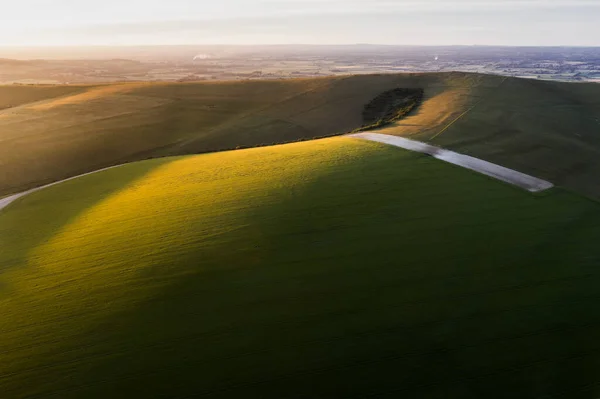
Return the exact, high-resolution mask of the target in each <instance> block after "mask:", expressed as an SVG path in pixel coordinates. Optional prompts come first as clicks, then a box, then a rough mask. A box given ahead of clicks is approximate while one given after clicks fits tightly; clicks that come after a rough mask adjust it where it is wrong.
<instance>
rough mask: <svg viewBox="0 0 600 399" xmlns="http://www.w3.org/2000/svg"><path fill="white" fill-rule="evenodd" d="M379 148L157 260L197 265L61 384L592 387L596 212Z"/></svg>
mask: <svg viewBox="0 0 600 399" xmlns="http://www.w3.org/2000/svg"><path fill="white" fill-rule="evenodd" d="M367 146H368V147H370V148H371V149H374V148H377V149H379V148H380V147H377V145H374V144H367ZM400 154H402V155H400ZM367 155H368V156H365V157H364V158H352V159H348V160H345V161H341V162H337V163H334V164H330V165H328V167H327V168H323V169H320V170H318V171H317V170H313V171H312V173H310V174H308V175H306V176H304V179H301V180H299V181H297V182H292V181H282V182H281V185H278V186H277V187H278V189H277V190H275V191H273V193H272V195H271V196H270V197H269V201H268V202H267V203H264V204H259V205H257V204H252V205H248V206H247V207H246V208H245V209H244V211H243V212H241V213H240V214H238V215H237V216H236V218H237V221H238V222H237V223H236V225H235V226H231V227H232V229H231V230H228V231H229V233H228V236H227V237H228V238H227V239H226V240H224V241H223V242H222V243H221V244H219V245H215V246H213V247H212V248H210V249H209V250H205V251H202V252H195V251H194V249H193V248H190V250H189V253H188V255H187V257H185V258H180V259H178V260H177V261H176V262H175V263H174V264H165V265H157V266H160V267H162V268H168V267H174V268H176V269H177V268H179V269H180V271H182V272H183V271H185V273H183V274H182V275H181V277H178V278H176V279H174V280H173V281H172V283H171V284H167V285H164V286H162V288H161V289H160V291H159V292H157V293H156V295H154V296H153V297H152V298H149V299H148V300H147V301H145V302H144V303H142V304H140V305H139V306H138V307H136V308H134V309H130V310H129V311H126V312H123V313H119V314H114V317H111V318H109V319H107V320H104V321H102V322H101V323H99V324H98V325H97V326H95V327H91V326H90V327H91V328H90V329H88V330H87V331H85V332H84V333H83V334H82V336H81V340H78V341H77V345H81V346H83V347H84V348H85V347H87V346H88V345H94V344H97V342H96V343H95V342H94V341H93V340H90V339H89V338H86V337H102V340H103V342H106V341H107V340H108V341H109V342H110V340H111V339H113V340H115V341H114V346H113V347H112V350H111V353H110V356H107V354H106V353H95V354H94V353H93V351H92V354H88V356H89V357H86V358H83V359H81V364H83V366H82V367H81V366H80V367H78V366H77V365H75V366H72V368H71V369H69V371H68V377H69V378H68V380H66V381H65V383H66V384H65V385H64V389H63V390H61V391H57V392H55V394H56V395H59V396H61V397H82V396H85V397H106V395H107V394H108V393H110V392H113V393H114V392H119V395H120V396H122V397H131V396H138V397H146V398H159V397H179V396H182V397H188V396H189V397H197V396H200V395H202V397H205V396H206V397H210V398H214V397H222V398H227V397H246V398H258V397H261V398H270V397H273V398H275V397H278V398H279V397H349V396H351V395H355V396H367V395H375V394H378V395H380V396H382V397H383V396H386V395H387V396H389V397H395V396H396V395H399V394H407V395H408V396H411V397H427V396H428V395H443V396H444V397H474V396H481V395H484V394H485V396H486V397H492V398H503V397H506V396H507V395H510V396H522V397H544V396H551V395H555V394H557V393H562V392H569V393H571V395H572V396H571V397H575V398H577V397H583V396H582V395H581V394H579V393H578V392H580V391H579V390H581V389H583V388H585V387H586V386H587V387H589V386H591V384H594V383H595V382H596V380H595V378H596V376H597V375H598V372H600V370H599V369H598V364H599V363H598V360H599V359H600V355H599V354H598V353H599V351H600V345H598V344H596V343H595V337H596V336H597V334H596V333H597V332H598V330H599V329H600V317H599V316H598V315H596V312H594V311H593V309H595V308H596V307H597V306H598V305H599V304H600V299H599V298H598V296H597V294H596V291H597V290H596V287H597V284H598V282H599V280H600V273H598V270H597V267H595V265H597V262H598V260H600V258H599V256H600V251H599V250H598V249H597V248H596V246H595V244H594V241H595V240H593V239H590V237H599V236H600V228H599V227H597V226H600V211H599V210H598V207H597V204H595V203H593V202H587V201H586V200H580V199H577V198H575V197H572V196H570V195H569V194H567V193H564V192H560V191H559V192H557V193H556V194H555V195H553V196H550V197H536V196H531V195H529V194H528V193H526V192H524V191H521V190H518V189H516V188H514V187H510V186H507V185H503V184H501V183H496V182H491V181H490V180H489V179H487V178H485V177H482V176H478V175H474V174H471V173H469V172H466V171H464V170H462V169H460V168H454V167H447V166H444V167H440V165H439V163H437V162H436V161H435V160H432V159H430V158H428V157H424V156H421V155H418V154H409V153H406V152H402V151H399V150H398V151H396V150H386V151H381V152H378V151H372V152H370V153H368V154H367ZM402 160H404V161H407V162H410V165H411V166H410V167H408V166H407V165H408V164H406V163H398V162H401V161H402ZM400 164H402V165H404V168H400V167H399V165H400ZM457 187H459V188H457ZM415 200H418V205H419V206H415ZM516 204H518V206H516ZM573 205H577V207H574V206H573ZM189 222H191V223H201V220H200V219H198V220H196V219H190V221H189ZM586 237H587V240H585V238H586ZM151 277H152V276H151V275H147V276H144V278H151ZM49 359H51V357H49ZM53 366H56V367H60V366H61V365H60V364H58V365H53ZM396 397H397V396H396Z"/></svg>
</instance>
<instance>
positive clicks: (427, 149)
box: [0, 133, 554, 211]
mask: <svg viewBox="0 0 600 399" xmlns="http://www.w3.org/2000/svg"><path fill="white" fill-rule="evenodd" d="M347 137H355V138H359V139H364V140H370V141H377V142H379V143H385V144H390V145H393V146H396V147H400V148H404V149H406V150H410V151H415V152H420V153H423V154H428V155H431V156H433V157H434V158H437V159H440V160H442V161H445V162H449V163H451V164H454V165H458V166H462V167H463V168H467V169H470V170H473V171H475V172H479V173H482V174H484V175H487V176H490V177H493V178H495V179H498V180H502V181H503V182H506V183H510V184H513V185H515V186H518V187H521V188H524V189H526V190H528V191H530V192H540V191H544V190H548V189H550V188H552V187H554V185H553V184H552V183H550V182H548V181H545V180H541V179H538V178H537V177H533V176H529V175H526V174H524V173H521V172H517V171H516V170H512V169H508V168H505V167H503V166H500V165H496V164H493V163H491V162H487V161H484V160H481V159H478V158H473V157H470V156H468V155H463V154H459V153H456V152H453V151H448V150H444V149H442V148H439V147H435V146H432V145H430V144H426V143H422V142H420V141H414V140H409V139H405V138H403V137H398V136H390V135H387V134H381V133H356V134H350V135H347ZM123 165H126V164H123ZM123 165H116V166H111V167H108V168H103V169H98V170H96V171H94V172H89V173H84V174H82V175H79V176H74V177H70V178H68V179H65V180H60V181H57V182H54V183H51V184H47V185H45V186H41V187H37V188H33V189H31V190H27V191H24V192H22V193H19V194H14V195H11V196H8V197H5V198H1V199H0V211H2V210H3V209H4V208H6V207H7V206H9V205H10V204H12V203H13V202H15V201H16V200H18V199H19V198H22V197H24V196H26V195H29V194H31V193H34V192H36V191H40V190H43V189H45V188H48V187H51V186H54V185H57V184H60V183H64V182H66V181H69V180H73V179H78V178H80V177H83V176H87V175H91V174H93V173H98V172H102V171H104V170H108V169H113V168H118V167H119V166H123Z"/></svg>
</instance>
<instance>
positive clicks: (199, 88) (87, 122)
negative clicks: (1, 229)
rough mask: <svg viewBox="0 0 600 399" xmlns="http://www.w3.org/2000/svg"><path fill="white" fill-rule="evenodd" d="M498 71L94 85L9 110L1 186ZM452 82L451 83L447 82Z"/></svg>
mask: <svg viewBox="0 0 600 399" xmlns="http://www.w3.org/2000/svg"><path fill="white" fill-rule="evenodd" d="M488 80H494V78H485V79H484V78H483V77H480V76H470V75H465V74H456V75H439V76H438V75H415V76H412V75H376V76H350V77H343V78H324V79H303V80H289V81H248V82H225V83H186V84H159V83H155V84H130V85H108V86H89V87H88V88H87V91H86V92H85V93H83V94H75V95H73V96H71V97H66V98H61V99H59V100H56V101H47V102H45V103H38V104H31V105H25V106H22V107H20V108H17V109H13V110H10V112H8V111H5V112H4V113H0V140H2V144H3V145H2V146H0V195H3V194H9V193H14V192H19V191H23V190H25V189H28V188H32V187H36V186H40V185H42V184H46V183H50V182H52V181H56V180H60V179H63V178H66V177H70V176H73V175H78V174H81V173H85V172H89V171H92V170H96V169H99V168H101V167H105V166H111V165H113V164H117V163H123V162H128V161H135V160H141V159H146V158H150V157H157V156H164V155H178V154H189V153H198V152H207V151H214V150H220V149H233V148H236V147H239V146H256V145H261V144H268V143H284V142H289V141H296V140H299V139H307V138H313V137H318V136H325V135H333V134H340V133H346V132H349V131H351V130H353V129H356V128H358V127H360V126H362V125H363V123H364V121H363V120H362V114H363V110H364V106H365V105H366V104H368V103H369V102H370V101H371V100H372V99H373V98H375V97H377V96H378V95H379V94H381V93H382V92H384V91H386V90H389V89H393V88H396V87H403V88H421V87H427V88H428V92H427V93H426V95H430V96H432V95H436V93H440V92H446V91H447V90H449V93H447V94H446V95H445V96H446V97H445V98H449V99H451V100H452V101H453V102H454V103H453V105H449V106H446V108H445V109H440V110H438V114H437V116H436V121H433V122H431V125H432V126H430V127H432V128H433V127H435V126H436V123H443V122H445V121H447V120H449V119H451V118H452V117H454V115H455V113H456V112H458V110H460V109H461V107H460V105H461V104H462V102H468V101H469V90H470V89H469V88H470V87H471V86H473V85H479V84H492V85H493V84H495V83H488ZM448 88H450V89H448Z"/></svg>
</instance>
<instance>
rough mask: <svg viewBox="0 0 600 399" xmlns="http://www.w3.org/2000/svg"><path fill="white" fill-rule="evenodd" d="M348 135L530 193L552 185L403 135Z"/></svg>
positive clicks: (552, 185)
mask: <svg viewBox="0 0 600 399" xmlns="http://www.w3.org/2000/svg"><path fill="white" fill-rule="evenodd" d="M349 137H356V138H359V139H364V140H371V141H377V142H379V143H385V144H390V145H393V146H396V147H400V148H404V149H406V150H410V151H415V152H420V153H423V154H428V155H431V156H432V157H434V158H437V159H439V160H442V161H445V162H448V163H451V164H454V165H458V166H462V167H463V168H466V169H470V170H473V171H475V172H479V173H482V174H484V175H486V176H490V177H493V178H495V179H498V180H502V181H503V182H506V183H509V184H513V185H515V186H518V187H521V188H524V189H525V190H527V191H530V192H532V193H535V192H540V191H544V190H548V189H550V188H552V187H554V184H552V183H550V182H548V181H545V180H542V179H538V178H537V177H533V176H529V175H526V174H524V173H521V172H517V171H516V170H512V169H508V168H505V167H504V166H500V165H496V164H493V163H491V162H487V161H484V160H482V159H478V158H473V157H471V156H468V155H463V154H459V153H457V152H453V151H449V150H444V149H442V148H439V147H435V146H432V145H430V144H426V143H421V142H420V141H414V140H409V139H405V138H403V137H397V136H390V135H387V134H380V133H356V134H351V135H349Z"/></svg>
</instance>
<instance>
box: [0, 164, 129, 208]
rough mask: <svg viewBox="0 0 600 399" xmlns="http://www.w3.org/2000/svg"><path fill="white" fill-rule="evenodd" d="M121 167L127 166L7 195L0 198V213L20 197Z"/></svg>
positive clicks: (100, 170)
mask: <svg viewBox="0 0 600 399" xmlns="http://www.w3.org/2000/svg"><path fill="white" fill-rule="evenodd" d="M123 165H127V164H121V165H115V166H110V167H108V168H102V169H98V170H95V171H93V172H88V173H84V174H82V175H78V176H73V177H69V178H68V179H64V180H60V181H57V182H54V183H50V184H46V185H45V186H41V187H36V188H32V189H31V190H27V191H23V192H22V193H18V194H13V195H9V196H8V197H4V198H0V211H2V210H3V209H4V208H6V207H7V206H9V205H10V204H12V203H13V202H15V201H16V200H18V199H19V198H22V197H25V196H26V195H29V194H32V193H35V192H36V191H40V190H43V189H45V188H48V187H52V186H55V185H57V184H60V183H64V182H66V181H69V180H74V179H78V178H80V177H83V176H87V175H92V174H94V173H98V172H102V171H105V170H108V169H113V168H118V167H119V166H123Z"/></svg>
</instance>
